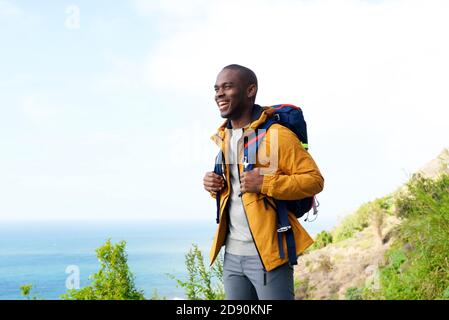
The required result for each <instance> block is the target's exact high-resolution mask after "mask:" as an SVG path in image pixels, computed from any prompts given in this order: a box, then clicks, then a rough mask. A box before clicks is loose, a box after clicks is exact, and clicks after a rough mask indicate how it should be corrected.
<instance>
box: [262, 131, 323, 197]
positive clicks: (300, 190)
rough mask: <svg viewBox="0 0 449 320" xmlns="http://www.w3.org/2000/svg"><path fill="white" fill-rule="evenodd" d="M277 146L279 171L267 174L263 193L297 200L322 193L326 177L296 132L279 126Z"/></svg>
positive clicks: (264, 179)
mask: <svg viewBox="0 0 449 320" xmlns="http://www.w3.org/2000/svg"><path fill="white" fill-rule="evenodd" d="M270 143H274V141H273V142H270ZM277 145H278V157H279V159H278V167H279V170H277V171H276V174H270V175H269V174H266V175H264V178H263V184H262V190H261V193H263V194H265V195H267V196H269V197H272V198H275V199H278V200H297V199H302V198H306V197H311V196H313V195H315V194H317V193H319V192H321V191H322V190H323V187H324V178H323V176H322V175H321V172H320V170H319V169H318V166H317V165H316V163H315V161H314V160H313V159H312V157H311V156H310V154H309V152H307V151H306V150H305V149H304V147H303V146H302V145H301V143H300V141H299V139H298V137H297V136H296V134H294V133H293V132H292V131H290V130H289V129H287V128H285V127H281V126H278V142H277Z"/></svg>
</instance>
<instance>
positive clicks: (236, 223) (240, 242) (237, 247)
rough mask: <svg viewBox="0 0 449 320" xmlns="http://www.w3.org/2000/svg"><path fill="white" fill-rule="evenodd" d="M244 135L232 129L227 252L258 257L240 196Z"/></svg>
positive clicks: (240, 131)
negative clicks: (238, 148)
mask: <svg viewBox="0 0 449 320" xmlns="http://www.w3.org/2000/svg"><path fill="white" fill-rule="evenodd" d="M242 135H243V129H232V136H231V139H230V148H229V151H230V153H229V155H230V158H229V159H230V162H231V163H230V165H229V167H230V178H231V194H230V199H229V207H228V208H229V234H228V236H227V238H226V252H228V253H231V254H235V255H241V256H253V255H258V253H257V249H256V246H255V245H254V241H253V238H252V236H251V231H250V230H249V226H248V220H247V218H246V213H245V211H244V207H243V203H242V198H241V197H239V194H240V179H239V169H238V163H239V162H241V159H238V152H237V146H238V141H239V140H240V138H241V137H242Z"/></svg>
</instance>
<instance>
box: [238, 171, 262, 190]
mask: <svg viewBox="0 0 449 320" xmlns="http://www.w3.org/2000/svg"><path fill="white" fill-rule="evenodd" d="M262 183H263V175H261V174H260V169H259V168H255V169H254V170H251V171H246V172H242V173H241V174H240V192H241V193H245V192H253V193H259V192H260V191H261V190H262Z"/></svg>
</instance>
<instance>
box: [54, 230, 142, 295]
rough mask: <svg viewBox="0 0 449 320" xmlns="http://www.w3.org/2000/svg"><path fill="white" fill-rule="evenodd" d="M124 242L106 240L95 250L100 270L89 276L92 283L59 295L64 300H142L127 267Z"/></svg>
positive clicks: (140, 293)
mask: <svg viewBox="0 0 449 320" xmlns="http://www.w3.org/2000/svg"><path fill="white" fill-rule="evenodd" d="M125 246H126V242H125V241H120V242H119V243H117V244H116V245H113V244H112V243H111V239H108V240H107V241H106V243H105V244H104V245H103V246H101V247H99V248H98V249H97V250H96V253H97V257H98V259H99V261H100V263H101V267H100V270H99V271H98V272H97V273H95V274H94V275H91V276H90V279H92V280H93V281H92V283H91V284H90V285H89V286H87V287H84V288H81V289H79V290H76V289H71V290H68V291H67V293H66V294H63V295H61V299H65V300H144V299H145V297H144V296H143V291H141V290H138V289H136V287H135V285H134V276H133V274H132V273H131V272H130V270H129V267H128V258H127V254H126V251H125Z"/></svg>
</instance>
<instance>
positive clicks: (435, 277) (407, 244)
mask: <svg viewBox="0 0 449 320" xmlns="http://www.w3.org/2000/svg"><path fill="white" fill-rule="evenodd" d="M448 163H449V152H448V150H444V151H443V152H442V153H441V154H440V156H439V157H438V158H437V159H435V160H432V161H431V162H430V163H429V164H428V165H426V166H425V167H424V168H422V169H421V170H420V171H419V172H418V173H417V174H415V175H413V177H412V178H411V179H410V181H409V182H408V183H407V184H406V185H404V186H403V187H401V188H399V190H396V191H395V192H393V193H391V194H389V195H387V196H385V197H383V198H380V199H375V200H373V201H371V202H368V203H366V204H363V205H362V206H361V207H360V208H359V209H358V210H356V212H354V213H353V214H351V215H349V216H347V217H346V218H345V219H344V220H343V221H342V222H341V223H340V224H339V225H338V226H336V227H335V228H334V229H333V230H331V231H330V232H326V231H324V232H321V233H320V234H318V235H317V238H316V242H315V244H314V246H313V247H312V248H311V249H310V250H308V251H307V252H306V253H305V254H304V255H303V256H301V257H300V258H299V260H298V266H296V270H295V277H296V297H297V299H449V170H448Z"/></svg>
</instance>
